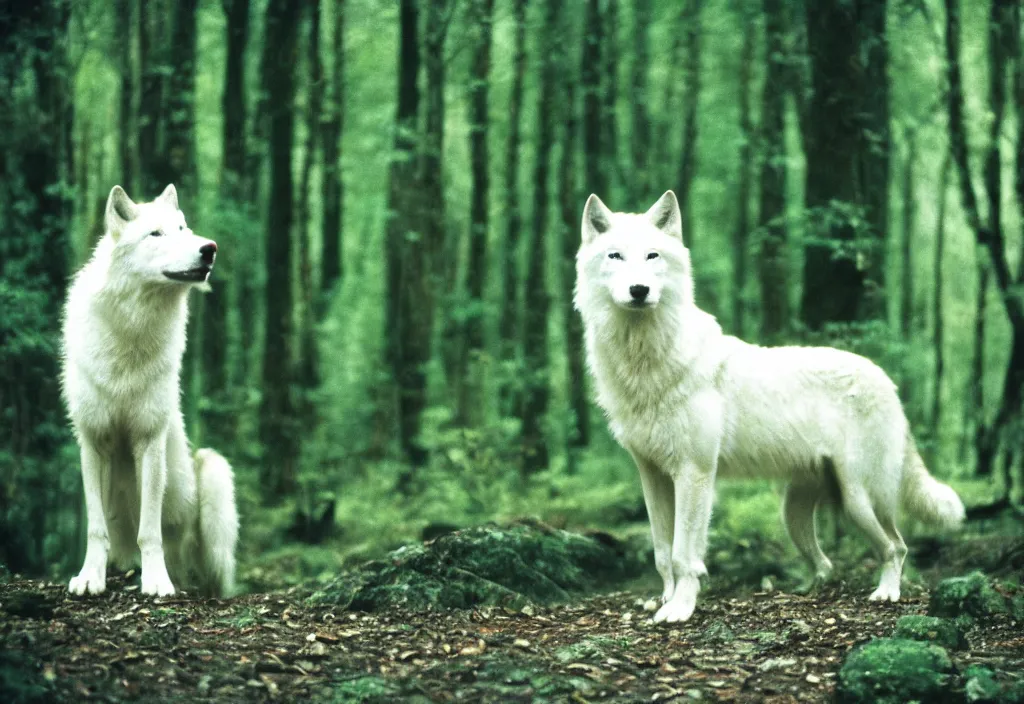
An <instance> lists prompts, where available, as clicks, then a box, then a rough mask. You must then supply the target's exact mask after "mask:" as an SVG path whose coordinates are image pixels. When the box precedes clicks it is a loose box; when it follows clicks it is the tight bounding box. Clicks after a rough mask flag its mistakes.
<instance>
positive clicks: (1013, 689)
mask: <svg viewBox="0 0 1024 704" xmlns="http://www.w3.org/2000/svg"><path fill="white" fill-rule="evenodd" d="M963 680H964V700H965V701H966V702H967V704H1024V680H1020V679H1017V680H1013V679H1010V680H1006V678H1005V675H1004V681H1003V682H1002V683H1000V681H999V680H998V679H997V677H996V673H995V672H993V671H992V670H990V669H989V668H987V667H983V666H981V665H971V666H970V667H968V668H967V669H966V670H964V674H963Z"/></svg>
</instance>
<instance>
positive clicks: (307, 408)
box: [296, 0, 324, 434]
mask: <svg viewBox="0 0 1024 704" xmlns="http://www.w3.org/2000/svg"><path fill="white" fill-rule="evenodd" d="M320 5H321V2H320V0H307V10H308V11H309V39H308V41H307V42H306V70H307V75H308V81H309V84H308V87H307V90H306V115H305V121H306V140H305V144H304V145H303V147H302V168H301V172H300V173H301V177H300V180H299V209H298V210H299V212H298V220H299V291H300V294H299V363H298V369H297V370H296V371H297V373H298V382H299V386H300V387H301V388H302V391H303V398H302V404H301V411H302V414H303V416H304V419H305V423H304V426H307V427H305V430H306V433H307V434H309V433H310V430H311V428H312V427H315V422H316V408H315V405H314V404H313V402H312V397H311V393H312V391H313V390H314V389H316V388H317V387H318V386H319V385H320V363H319V360H318V358H317V348H316V313H315V311H314V310H313V303H314V301H315V300H316V299H317V297H316V282H315V280H314V279H313V255H312V252H311V249H312V248H311V239H312V234H311V228H312V223H311V222H310V221H311V220H312V209H311V208H310V205H309V196H310V191H311V190H312V185H311V177H312V173H313V162H314V161H315V160H316V150H317V144H318V143H319V142H320V140H319V137H320V112H321V106H322V104H323V101H322V99H321V98H322V96H323V82H324V68H323V62H322V60H321V58H320V12H321V8H320Z"/></svg>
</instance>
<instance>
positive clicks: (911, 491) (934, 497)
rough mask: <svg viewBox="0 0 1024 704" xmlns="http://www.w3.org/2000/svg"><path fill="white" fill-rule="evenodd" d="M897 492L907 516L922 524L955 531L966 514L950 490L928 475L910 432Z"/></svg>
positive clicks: (962, 505) (953, 492)
mask: <svg viewBox="0 0 1024 704" xmlns="http://www.w3.org/2000/svg"><path fill="white" fill-rule="evenodd" d="M900 493H901V496H902V503H903V507H904V508H905V509H906V510H907V511H908V512H909V513H910V515H912V516H914V517H915V518H917V519H919V520H922V521H924V522H925V523H931V524H933V525H936V526H939V527H940V528H947V529H951V528H958V527H959V526H960V525H961V524H962V523H963V522H964V518H965V516H966V511H965V510H964V503H963V501H961V500H960V497H959V496H957V494H956V492H955V491H953V488H952V487H950V486H948V485H946V484H943V483H942V482H940V481H938V480H936V479H935V477H933V476H932V475H931V474H929V473H928V469H927V468H926V467H925V466H924V461H923V460H922V459H921V455H920V454H919V453H918V451H917V446H916V444H915V443H914V438H913V437H911V436H910V434H909V432H908V433H907V449H906V456H905V458H904V460H903V480H902V484H901V486H900Z"/></svg>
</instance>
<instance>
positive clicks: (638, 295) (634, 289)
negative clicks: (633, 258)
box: [629, 284, 651, 301]
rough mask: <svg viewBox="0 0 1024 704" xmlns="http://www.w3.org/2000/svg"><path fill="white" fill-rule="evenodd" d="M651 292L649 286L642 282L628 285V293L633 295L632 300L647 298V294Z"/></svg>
mask: <svg viewBox="0 0 1024 704" xmlns="http://www.w3.org/2000/svg"><path fill="white" fill-rule="evenodd" d="M650 292H651V289H650V287H648V286H644V285H642V284H633V285H632V286H630V287H629V295H630V296H632V297H633V300H634V301H642V300H644V299H645V298H647V294H648V293H650Z"/></svg>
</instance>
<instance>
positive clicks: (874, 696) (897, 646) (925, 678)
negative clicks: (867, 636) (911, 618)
mask: <svg viewBox="0 0 1024 704" xmlns="http://www.w3.org/2000/svg"><path fill="white" fill-rule="evenodd" d="M952 677H953V663H952V662H951V661H950V659H949V655H948V654H947V653H946V651H945V650H943V649H942V648H940V647H939V646H937V645H932V644H930V643H921V642H919V641H916V640H903V639H898V638H876V639H874V640H872V641H870V642H868V643H865V644H864V645H862V646H860V647H858V648H856V649H854V650H853V652H851V653H850V655H849V656H848V657H847V658H846V661H845V662H844V663H843V667H842V669H841V670H840V671H839V682H838V684H837V685H836V700H837V701H839V702H841V703H842V704H869V703H871V704H902V702H909V701H921V702H935V703H936V704H941V703H942V702H950V701H953V694H952V692H951V690H950V687H949V685H950V684H951V682H952Z"/></svg>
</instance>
